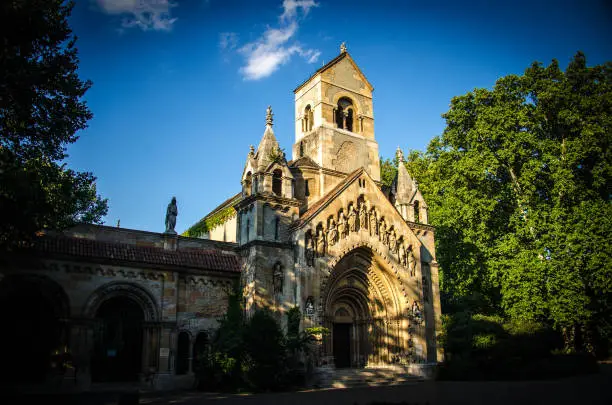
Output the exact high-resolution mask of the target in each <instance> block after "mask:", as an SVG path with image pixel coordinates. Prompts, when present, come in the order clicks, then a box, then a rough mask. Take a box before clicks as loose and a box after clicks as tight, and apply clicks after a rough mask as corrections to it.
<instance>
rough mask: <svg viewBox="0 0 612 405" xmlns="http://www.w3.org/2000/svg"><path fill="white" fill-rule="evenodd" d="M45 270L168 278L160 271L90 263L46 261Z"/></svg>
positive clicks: (131, 277) (124, 276)
mask: <svg viewBox="0 0 612 405" xmlns="http://www.w3.org/2000/svg"><path fill="white" fill-rule="evenodd" d="M43 267H44V269H45V270H49V271H61V269H63V270H64V272H65V273H68V274H88V275H91V276H102V277H123V278H127V279H138V280H149V281H160V280H162V279H164V280H165V279H166V278H167V277H166V274H165V273H164V272H160V271H143V270H126V269H119V270H117V269H113V268H109V267H106V268H104V267H102V266H89V265H84V266H81V265H78V264H70V263H62V264H59V263H45V264H44V265H43Z"/></svg>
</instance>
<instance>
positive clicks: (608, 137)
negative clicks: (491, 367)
mask: <svg viewBox="0 0 612 405" xmlns="http://www.w3.org/2000/svg"><path fill="white" fill-rule="evenodd" d="M611 73H612V64H610V63H606V64H603V65H599V66H592V67H588V66H587V64H586V59H585V57H584V55H583V54H582V53H580V52H579V53H577V54H576V55H575V56H574V58H573V59H572V60H571V62H570V63H569V65H568V67H567V69H566V70H565V72H564V71H562V70H561V69H560V68H559V65H558V63H557V61H553V62H552V63H551V64H550V65H549V66H546V67H544V66H542V65H541V64H540V63H534V64H532V66H530V67H529V68H528V69H527V70H526V71H525V73H524V75H521V76H519V75H510V76H506V77H503V78H501V79H499V80H498V81H497V83H496V84H495V86H494V87H493V89H491V90H488V89H475V90H473V91H471V92H469V93H467V94H465V95H462V96H458V97H455V98H453V99H452V102H451V107H450V110H449V111H448V112H447V113H446V114H444V115H443V117H444V118H445V119H446V124H447V125H446V129H445V130H444V133H443V134H442V135H441V136H440V137H436V138H434V139H433V140H432V141H431V143H430V145H429V147H428V150H427V152H426V153H425V154H420V153H414V152H413V153H411V154H409V157H408V159H407V166H408V168H409V170H410V171H411V173H412V174H413V176H414V177H415V178H416V179H417V180H418V181H419V184H420V188H421V191H422V192H423V194H424V196H425V198H426V199H427V201H428V205H429V207H430V213H431V214H430V219H431V222H432V224H433V225H435V226H436V227H437V231H436V240H437V256H438V261H439V262H440V264H441V269H442V274H441V284H442V291H443V302H444V304H445V308H446V309H447V310H448V309H449V308H450V309H451V310H452V309H453V308H455V309H458V308H462V307H463V308H465V306H468V307H470V308H473V310H474V311H476V312H485V313H498V314H503V315H505V316H507V317H510V318H512V319H516V320H523V321H542V322H547V323H550V324H551V325H552V326H554V327H556V328H558V329H559V330H563V331H564V332H565V333H564V337H565V342H566V346H567V347H568V349H572V348H575V349H586V350H591V351H592V350H594V349H596V348H597V347H599V348H607V347H609V346H608V345H609V342H610V337H611V336H612V334H611V333H610V332H611V331H610V330H611V327H610V322H609V319H612V313H611V312H610V307H611V306H610V303H611V302H612V301H611V300H610V298H611V296H612V294H611V287H610V283H609V280H610V279H612V240H611V235H610V229H611V227H610V225H611V218H612V208H611V205H610V196H611V194H610V190H612V184H611V182H610V179H611V172H612V161H611V155H610V144H611V141H612V116H611V112H612V80H611V79H612V74H611ZM595 346H597V347H595Z"/></svg>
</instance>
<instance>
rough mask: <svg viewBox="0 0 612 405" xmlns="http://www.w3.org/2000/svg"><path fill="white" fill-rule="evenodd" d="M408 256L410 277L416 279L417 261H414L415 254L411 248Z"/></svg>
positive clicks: (407, 253)
mask: <svg viewBox="0 0 612 405" xmlns="http://www.w3.org/2000/svg"><path fill="white" fill-rule="evenodd" d="M406 255H407V256H408V257H407V259H406V261H407V262H408V270H409V271H410V277H414V274H415V270H416V260H415V259H414V253H412V249H411V248H408V250H407V252H406Z"/></svg>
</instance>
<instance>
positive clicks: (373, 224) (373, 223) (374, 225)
mask: <svg viewBox="0 0 612 405" xmlns="http://www.w3.org/2000/svg"><path fill="white" fill-rule="evenodd" d="M376 235H378V220H377V219H376V210H374V209H373V210H372V212H371V213H370V236H376Z"/></svg>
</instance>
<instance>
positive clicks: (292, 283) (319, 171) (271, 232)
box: [205, 47, 442, 367]
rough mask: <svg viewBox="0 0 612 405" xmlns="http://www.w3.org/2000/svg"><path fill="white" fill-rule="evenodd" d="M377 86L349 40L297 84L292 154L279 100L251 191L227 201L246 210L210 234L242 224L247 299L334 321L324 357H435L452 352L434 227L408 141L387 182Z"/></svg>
mask: <svg viewBox="0 0 612 405" xmlns="http://www.w3.org/2000/svg"><path fill="white" fill-rule="evenodd" d="M372 91H373V87H372V85H371V84H370V83H369V82H368V80H367V79H366V77H365V76H364V74H363V73H362V72H361V70H360V69H359V67H358V66H357V64H356V63H355V61H354V60H353V59H352V57H351V56H350V55H349V54H348V52H346V48H344V47H343V48H342V49H341V52H340V54H339V55H338V56H337V57H336V58H334V59H333V60H331V61H330V62H329V63H327V64H326V65H325V66H323V67H322V68H321V69H319V70H317V71H316V72H315V73H314V74H313V75H312V76H311V77H310V78H309V79H308V80H306V81H305V82H304V83H302V84H301V85H300V86H298V87H297V88H296V89H295V91H294V93H295V143H294V144H293V148H292V159H291V160H288V159H287V158H286V156H285V154H284V153H283V150H282V149H281V147H280V145H279V143H278V142H277V140H276V137H275V134H274V129H273V116H272V111H271V108H270V107H268V111H267V116H266V127H265V131H264V134H263V137H262V138H261V140H260V142H259V145H258V147H257V148H254V147H251V149H250V151H249V152H248V154H247V157H246V164H245V166H244V170H243V174H242V179H241V184H242V191H241V193H240V194H239V195H237V196H234V197H233V198H232V199H230V200H228V202H227V203H226V205H223V204H222V205H221V206H220V207H218V208H217V210H216V211H217V212H219V211H220V210H223V209H224V208H227V207H229V206H230V205H231V206H232V207H233V208H234V210H235V213H236V216H235V217H232V218H231V221H232V222H231V223H230V222H224V223H222V224H220V225H218V226H217V227H216V229H212V230H210V231H209V234H208V236H209V237H212V238H215V237H220V236H221V235H222V234H223V235H224V237H227V235H228V234H229V235H234V234H235V235H236V236H235V242H236V243H237V245H238V247H237V252H239V255H240V257H241V258H242V262H241V263H242V264H241V265H242V269H241V277H242V283H243V286H244V290H243V291H244V297H245V306H246V309H247V311H253V310H255V309H257V308H271V309H273V310H274V311H277V312H278V313H279V314H282V313H284V312H286V311H287V310H288V309H290V308H292V307H294V306H299V307H300V308H301V309H302V310H303V313H304V322H303V324H304V326H306V327H310V326H324V327H326V328H327V329H328V330H329V331H330V334H329V335H327V336H325V337H324V339H323V342H322V350H321V356H322V361H323V362H328V363H329V364H334V365H335V366H338V367H364V366H385V365H390V364H395V363H397V362H408V363H411V364H435V363H437V362H439V361H441V359H442V353H441V350H440V348H439V347H438V345H437V343H436V342H437V336H438V334H439V332H440V328H441V320H440V296H439V283H438V265H437V262H436V259H435V247H434V234H435V229H434V228H433V227H432V226H430V225H428V212H427V204H426V203H425V201H424V200H423V196H422V195H421V192H420V191H419V189H418V184H417V183H416V182H415V181H414V180H413V179H412V178H411V177H410V175H409V174H408V172H407V170H406V168H405V166H404V164H403V156H402V153H401V151H400V150H399V149H398V157H399V160H400V165H399V171H398V176H397V178H396V179H395V181H394V183H393V185H392V187H391V188H390V189H389V190H387V189H383V187H381V182H380V161H379V153H378V143H377V142H376V139H375V135H374V114H373V99H372ZM205 219H206V218H205ZM228 225H229V228H228ZM234 229H235V232H234ZM220 230H223V232H220ZM280 319H281V320H282V319H283V318H282V316H281V317H280Z"/></svg>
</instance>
